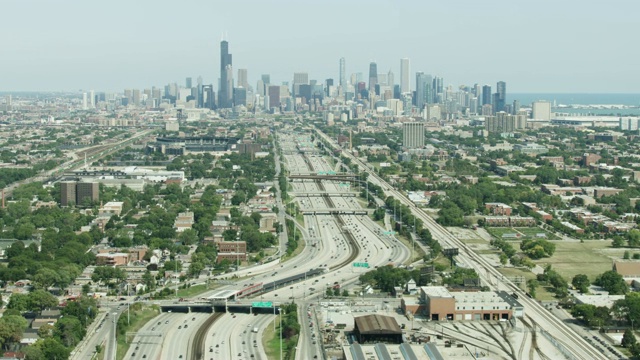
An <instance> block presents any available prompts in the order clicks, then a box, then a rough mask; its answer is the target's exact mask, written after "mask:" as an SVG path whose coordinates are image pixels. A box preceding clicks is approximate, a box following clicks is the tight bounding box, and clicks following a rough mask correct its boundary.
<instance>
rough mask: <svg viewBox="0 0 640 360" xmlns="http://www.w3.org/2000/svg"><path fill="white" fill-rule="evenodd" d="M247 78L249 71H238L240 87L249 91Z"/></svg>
mask: <svg viewBox="0 0 640 360" xmlns="http://www.w3.org/2000/svg"><path fill="white" fill-rule="evenodd" d="M247 77H248V76H247V69H238V86H240V87H243V88H245V89H248V88H249V81H248V79H247Z"/></svg>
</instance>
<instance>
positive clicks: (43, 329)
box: [38, 324, 54, 339]
mask: <svg viewBox="0 0 640 360" xmlns="http://www.w3.org/2000/svg"><path fill="white" fill-rule="evenodd" d="M53 329H54V327H53V325H49V324H43V325H41V326H40V328H39V329H38V337H40V338H41V339H44V338H48V337H51V336H53Z"/></svg>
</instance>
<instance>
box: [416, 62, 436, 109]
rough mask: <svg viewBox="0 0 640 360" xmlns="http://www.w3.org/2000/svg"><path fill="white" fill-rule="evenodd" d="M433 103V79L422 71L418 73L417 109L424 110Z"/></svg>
mask: <svg viewBox="0 0 640 360" xmlns="http://www.w3.org/2000/svg"><path fill="white" fill-rule="evenodd" d="M432 102H433V78H432V77H431V75H427V74H425V73H423V72H422V71H419V72H417V73H416V107H417V108H418V109H419V110H422V108H423V107H424V105H425V104H430V103H432Z"/></svg>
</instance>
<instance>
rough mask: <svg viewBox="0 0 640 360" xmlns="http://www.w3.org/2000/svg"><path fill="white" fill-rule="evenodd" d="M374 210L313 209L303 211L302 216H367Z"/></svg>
mask: <svg viewBox="0 0 640 360" xmlns="http://www.w3.org/2000/svg"><path fill="white" fill-rule="evenodd" d="M371 211H373V210H345V209H336V208H328V209H313V210H303V211H302V215H367V214H368V213H369V212H371Z"/></svg>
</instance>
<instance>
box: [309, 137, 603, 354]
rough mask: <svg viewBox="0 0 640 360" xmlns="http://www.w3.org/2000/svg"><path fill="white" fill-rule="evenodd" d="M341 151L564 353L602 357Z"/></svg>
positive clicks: (417, 209) (400, 194)
mask: <svg viewBox="0 0 640 360" xmlns="http://www.w3.org/2000/svg"><path fill="white" fill-rule="evenodd" d="M316 133H317V134H318V135H319V136H321V137H322V138H323V139H324V140H325V142H326V143H328V144H329V145H330V146H331V147H333V148H338V147H337V145H336V143H335V142H334V141H333V140H332V139H330V138H329V137H328V136H327V135H326V134H324V133H323V132H321V131H319V130H316ZM342 154H344V155H345V156H347V157H348V158H350V159H351V161H352V162H353V163H355V164H357V165H358V166H359V168H360V169H361V171H366V172H367V173H368V174H369V177H368V180H369V181H370V182H371V183H373V184H376V185H379V186H381V187H382V189H383V190H384V192H385V195H387V196H393V197H395V198H396V199H398V200H399V201H401V202H402V203H403V204H404V205H406V206H408V207H409V208H410V209H411V211H412V213H413V214H414V215H415V216H416V217H418V218H419V219H421V220H422V221H423V223H424V225H425V227H427V228H428V229H429V230H430V231H431V234H432V236H433V237H434V238H435V239H437V240H438V241H439V242H440V244H441V245H442V247H443V248H458V249H459V255H458V256H457V257H456V260H457V261H462V262H464V263H465V264H467V265H470V266H471V267H473V268H474V269H476V271H477V272H478V275H480V277H481V278H482V279H483V280H484V281H485V283H486V284H489V285H490V287H491V288H493V289H494V290H505V291H508V292H510V293H512V292H515V293H519V294H520V295H521V296H519V299H520V302H521V303H522V304H523V305H524V306H525V312H526V314H527V315H528V316H529V317H530V318H531V319H532V321H535V323H536V324H537V325H538V326H539V327H541V328H542V329H545V330H546V331H547V332H549V333H550V334H551V336H553V337H554V338H555V340H556V341H557V342H558V343H559V345H560V347H564V349H565V350H566V355H567V356H568V357H572V358H574V359H606V357H605V356H604V355H603V354H602V353H600V352H598V350H596V349H595V348H594V347H593V346H592V345H591V344H590V343H588V342H587V341H585V340H584V339H583V338H582V337H580V336H579V335H578V334H576V333H575V332H574V331H573V330H572V329H571V328H569V327H568V326H567V325H566V324H564V323H563V322H562V321H561V320H560V319H558V318H557V317H555V316H553V315H551V314H549V311H548V310H546V309H545V308H544V307H542V306H541V305H540V304H539V303H538V302H537V301H535V300H534V299H530V298H528V297H527V296H526V295H525V294H524V292H523V291H522V290H521V289H520V288H519V287H518V286H516V285H515V284H513V283H512V282H510V281H509V280H508V279H506V278H505V277H503V276H502V274H500V272H499V271H498V270H497V269H496V268H495V267H493V266H492V265H491V264H490V263H488V262H487V261H486V260H485V259H484V258H483V257H481V256H479V255H477V254H476V253H475V252H474V251H472V250H471V249H469V248H468V247H467V246H466V245H465V244H464V243H463V242H462V241H460V240H459V239H457V238H456V237H455V236H454V235H453V234H451V232H449V231H448V230H447V229H445V228H444V227H443V226H441V225H440V224H438V223H437V222H436V221H435V220H434V219H433V218H431V217H430V216H429V215H428V214H426V213H425V212H424V211H422V210H421V209H419V208H417V207H416V206H415V205H414V204H413V203H412V202H410V201H409V200H408V199H407V198H406V197H405V196H404V194H402V193H401V192H399V191H397V190H395V189H394V188H393V187H391V186H390V185H389V184H388V183H387V182H386V181H384V180H383V179H382V178H380V177H379V176H378V175H377V174H376V173H375V172H374V171H373V170H372V169H371V168H369V167H368V165H367V164H365V163H363V162H362V161H360V160H359V159H357V158H356V157H354V156H353V155H351V154H350V153H349V152H348V151H346V150H343V151H342Z"/></svg>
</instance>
